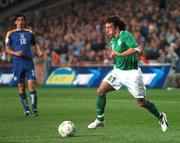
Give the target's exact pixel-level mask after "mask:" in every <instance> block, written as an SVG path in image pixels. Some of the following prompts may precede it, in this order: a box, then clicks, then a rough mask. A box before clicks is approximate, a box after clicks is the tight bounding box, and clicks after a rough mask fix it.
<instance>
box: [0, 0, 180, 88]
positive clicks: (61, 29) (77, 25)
mask: <svg viewBox="0 0 180 143" xmlns="http://www.w3.org/2000/svg"><path fill="white" fill-rule="evenodd" d="M179 5H180V2H179V1H178V0H157V1H154V0H145V1H142V0H137V1H131V0H128V1H123V0H116V1H115V0H112V1H109V0H92V1H90V0H87V1H86V0H51V1H48V0H31V1H23V0H6V1H4V0H1V1H0V8H1V9H0V13H1V14H0V63H1V64H0V67H1V73H2V68H3V67H10V66H11V57H10V56H9V55H7V54H6V53H5V51H4V38H5V33H6V32H7V31H8V30H9V29H12V28H13V26H14V25H13V22H12V18H13V16H14V15H15V14H17V13H25V15H26V16H27V17H28V28H30V29H32V30H33V32H34V33H35V35H36V39H37V43H38V44H39V45H40V47H41V49H42V50H43V52H44V57H43V58H39V57H37V55H34V62H35V65H36V73H37V80H38V83H39V84H43V83H44V82H45V80H46V79H47V77H48V76H49V74H50V73H49V71H51V68H52V67H64V66H70V67H71V66H76V67H77V66H111V65H112V63H113V61H112V59H111V58H109V54H108V53H109V47H108V46H107V44H106V42H105V36H104V34H103V25H102V21H103V18H104V17H105V16H108V15H111V14H117V15H119V16H120V17H121V18H122V19H123V20H124V21H125V22H126V24H127V30H129V31H130V32H132V33H133V34H134V36H135V38H136V39H137V41H138V44H139V45H140V47H141V48H142V49H144V53H143V54H142V55H140V56H139V59H140V62H139V63H140V64H143V65H144V64H145V65H152V64H153V65H161V64H170V65H171V66H172V70H171V71H170V75H169V78H168V82H167V83H168V85H166V87H167V86H172V87H179V86H180V77H179V72H180V33H179V28H180V26H179V23H180V14H179V13H180V12H179V10H178V7H179ZM42 71H43V72H42ZM3 78H4V77H3Z"/></svg>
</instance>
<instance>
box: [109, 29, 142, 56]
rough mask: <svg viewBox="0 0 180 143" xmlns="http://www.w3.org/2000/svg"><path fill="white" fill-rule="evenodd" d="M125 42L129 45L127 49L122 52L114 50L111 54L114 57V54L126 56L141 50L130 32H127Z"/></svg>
mask: <svg viewBox="0 0 180 143" xmlns="http://www.w3.org/2000/svg"><path fill="white" fill-rule="evenodd" d="M125 44H126V45H127V47H129V48H128V49H127V50H126V51H124V52H122V53H118V52H115V51H112V52H111V56H112V57H114V56H120V57H124V56H129V55H133V54H138V53H140V52H141V50H140V48H139V47H138V44H137V42H136V40H135V38H134V37H133V36H132V34H130V33H129V32H128V33H127V39H126V41H125Z"/></svg>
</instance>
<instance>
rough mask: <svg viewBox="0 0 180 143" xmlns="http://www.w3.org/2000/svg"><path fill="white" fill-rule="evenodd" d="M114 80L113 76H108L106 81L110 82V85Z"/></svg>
mask: <svg viewBox="0 0 180 143" xmlns="http://www.w3.org/2000/svg"><path fill="white" fill-rule="evenodd" d="M115 79H116V77H114V76H112V75H111V76H110V77H109V78H108V81H110V82H111V83H113V82H114V81H115Z"/></svg>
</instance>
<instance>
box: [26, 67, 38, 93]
mask: <svg viewBox="0 0 180 143" xmlns="http://www.w3.org/2000/svg"><path fill="white" fill-rule="evenodd" d="M26 79H27V83H28V88H29V90H30V91H34V90H35V88H36V76H35V70H34V68H31V69H27V70H26Z"/></svg>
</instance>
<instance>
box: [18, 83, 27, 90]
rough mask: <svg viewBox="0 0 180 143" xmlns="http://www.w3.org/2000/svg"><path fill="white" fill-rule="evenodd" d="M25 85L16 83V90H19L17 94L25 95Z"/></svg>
mask: <svg viewBox="0 0 180 143" xmlns="http://www.w3.org/2000/svg"><path fill="white" fill-rule="evenodd" d="M25 86H26V85H25V83H23V82H21V83H18V90H19V93H25Z"/></svg>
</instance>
